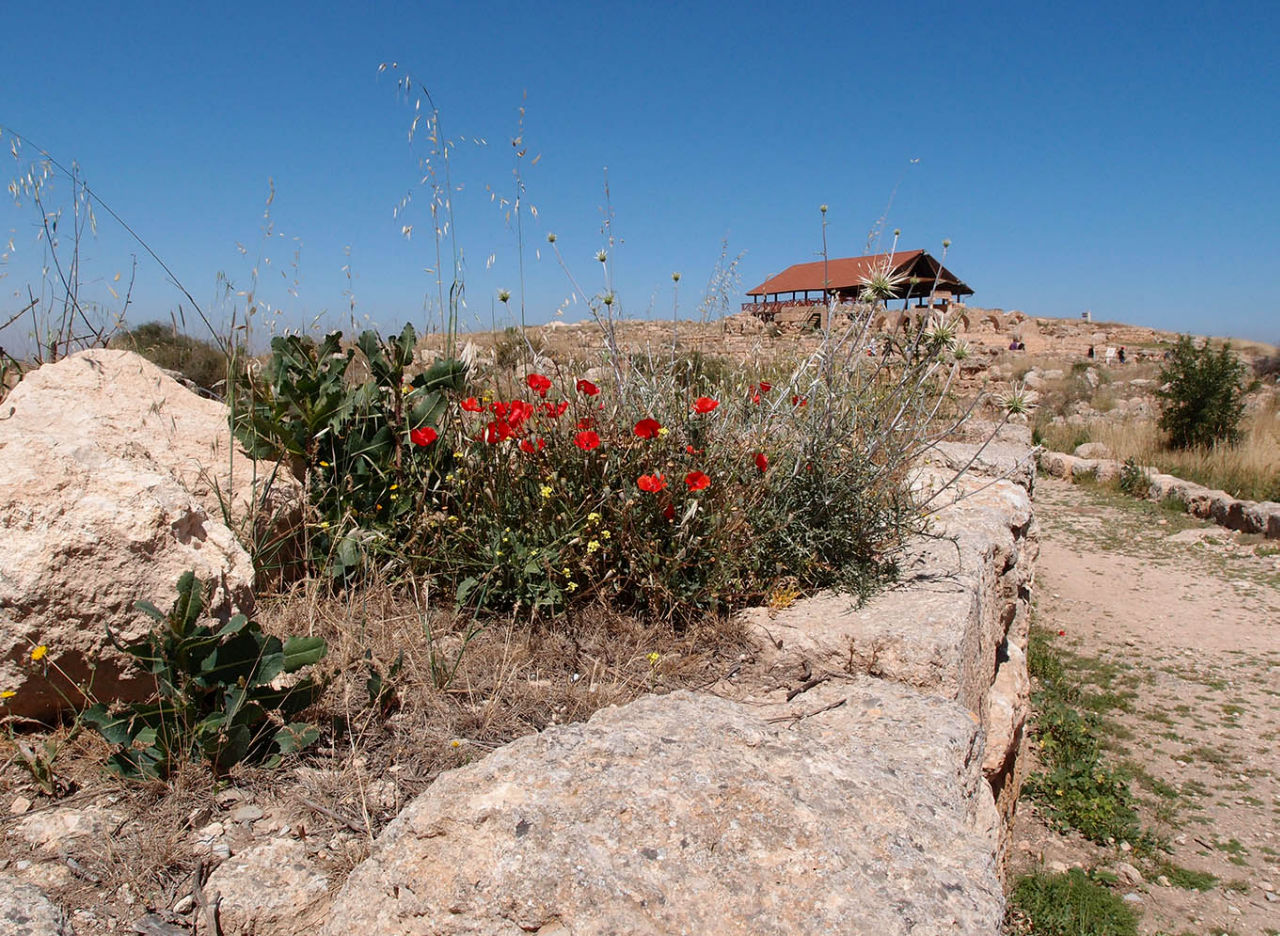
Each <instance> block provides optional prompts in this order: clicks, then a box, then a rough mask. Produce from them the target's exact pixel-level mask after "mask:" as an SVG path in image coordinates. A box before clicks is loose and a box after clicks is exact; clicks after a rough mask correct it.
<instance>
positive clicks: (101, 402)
mask: <svg viewBox="0 0 1280 936" xmlns="http://www.w3.org/2000/svg"><path fill="white" fill-rule="evenodd" d="M3 409H4V410H5V411H6V414H5V415H7V418H5V419H3V420H0V477H3V478H4V485H3V488H0V557H3V558H0V690H4V691H6V692H13V693H14V695H13V696H11V697H7V698H6V699H5V703H6V705H7V708H8V710H9V711H10V712H12V713H15V714H19V715H23V716H27V717H34V718H42V717H45V716H47V715H49V714H51V713H52V712H53V711H55V710H56V709H58V708H60V707H62V706H63V705H65V704H67V703H68V702H71V703H78V702H80V701H81V699H80V696H79V692H78V690H77V686H78V685H82V684H83V685H84V686H86V688H87V691H88V692H89V693H90V694H91V695H92V696H93V697H96V698H97V699H99V700H108V699H117V698H138V697H142V696H145V695H146V694H147V693H148V692H149V691H150V690H151V689H152V688H153V686H152V683H151V680H150V679H142V678H139V677H138V676H137V675H134V674H132V673H129V672H127V671H126V669H127V666H126V664H127V662H128V660H127V658H125V657H123V656H122V655H121V654H119V653H117V652H116V651H114V650H113V648H112V647H111V646H110V643H109V641H108V639H107V629H108V628H110V629H111V631H112V632H113V633H114V634H116V635H117V637H119V638H122V639H124V640H130V639H136V638H138V637H140V636H141V635H142V633H144V632H145V630H146V628H147V627H148V626H149V624H150V621H149V620H148V619H147V618H145V617H143V616H142V615H140V614H138V613H137V612H136V610H135V609H134V603H135V602H136V601H138V600H140V599H146V600H149V601H152V602H154V603H155V604H156V605H158V606H159V607H161V608H165V607H168V605H169V604H170V603H171V602H172V601H173V599H174V597H175V596H176V583H177V580H178V577H179V576H180V575H181V574H182V573H183V572H184V571H186V570H188V569H190V570H193V571H195V573H196V574H197V575H198V576H200V577H201V578H202V579H205V580H209V581H212V582H213V583H215V592H214V595H213V600H212V602H211V605H210V606H211V609H212V610H213V611H214V612H215V613H217V614H220V615H227V614H230V613H233V612H235V611H240V610H244V611H248V610H249V609H250V608H251V606H252V602H253V588H254V568H253V562H252V561H251V559H250V556H249V554H248V552H246V550H245V548H244V547H243V546H242V545H241V540H240V537H243V538H244V539H245V540H246V541H247V540H249V539H250V538H257V540H258V542H260V543H261V542H263V540H264V539H275V540H277V541H283V540H284V539H285V538H287V536H288V535H289V531H290V530H292V529H295V528H296V526H297V524H298V521H299V519H300V516H301V506H302V494H301V486H300V485H299V484H298V482H297V481H296V480H295V479H294V478H293V477H292V476H290V475H288V474H287V472H283V471H277V470H275V466H274V465H263V464H261V463H260V464H258V465H257V466H256V470H255V466H254V464H253V463H252V462H251V461H250V460H249V459H248V458H247V457H246V456H245V455H244V454H243V453H242V452H241V451H240V450H239V449H238V447H236V446H235V445H233V443H232V438H231V433H230V429H229V427H228V419H227V417H228V411H227V408H226V407H225V406H224V405H223V404H221V403H219V402H217V401H214V400H207V399H203V398H201V397H199V396H197V395H196V394H194V393H192V392H191V391H189V390H187V389H186V388H184V387H183V386H182V385H181V384H179V383H178V382H177V381H175V380H173V379H172V378H171V377H169V376H167V375H166V374H165V373H164V372H163V371H161V370H160V369H159V368H157V367H155V366H154V365H153V364H151V363H149V362H148V361H146V360H145V359H143V358H141V357H139V356H138V355H136V354H133V353H132V352H128V351H109V350H93V351H85V352H81V353H80V354H76V355H74V356H72V357H69V358H66V359H64V360H62V361H59V362H58V363H56V364H51V365H47V366H45V367H42V368H40V369H39V370H37V371H34V372H33V373H31V374H28V375H27V376H26V377H25V378H24V379H23V381H22V383H20V384H19V385H18V387H17V388H16V389H15V390H14V391H13V392H12V393H11V394H10V395H9V397H8V398H7V399H6V400H5V401H4V404H3ZM38 646H47V647H48V654H47V656H46V657H44V658H43V659H41V660H39V661H38V662H37V661H33V660H32V650H33V649H34V648H36V647H38Z"/></svg>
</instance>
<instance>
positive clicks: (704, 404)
mask: <svg viewBox="0 0 1280 936" xmlns="http://www.w3.org/2000/svg"><path fill="white" fill-rule="evenodd" d="M719 405H720V401H719V400H713V399H711V397H708V396H700V397H698V398H697V399H696V400H694V401H693V409H694V412H697V413H709V412H711V411H712V410H713V409H715V408H716V407H717V406H719Z"/></svg>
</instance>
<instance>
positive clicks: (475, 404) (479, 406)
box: [462, 396, 484, 413]
mask: <svg viewBox="0 0 1280 936" xmlns="http://www.w3.org/2000/svg"><path fill="white" fill-rule="evenodd" d="M462 408H463V410H464V411H466V412H468V413H483V412H484V404H483V403H481V402H480V401H479V400H477V399H476V398H475V397H473V396H469V397H467V398H466V399H465V400H463V401H462Z"/></svg>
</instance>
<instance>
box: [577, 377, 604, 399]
mask: <svg viewBox="0 0 1280 936" xmlns="http://www.w3.org/2000/svg"><path fill="white" fill-rule="evenodd" d="M578 392H579V393H585V394H586V395H587V396H595V395H596V394H597V393H599V392H600V388H599V387H597V386H596V385H595V384H593V383H592V382H591V381H589V380H587V379H586V378H585V377H583V378H582V379H580V380H579V381H578Z"/></svg>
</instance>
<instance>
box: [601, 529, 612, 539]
mask: <svg viewBox="0 0 1280 936" xmlns="http://www.w3.org/2000/svg"><path fill="white" fill-rule="evenodd" d="M612 535H613V534H612V533H610V532H609V531H608V530H601V531H600V538H601V539H608V538H609V537H610V536H612Z"/></svg>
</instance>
